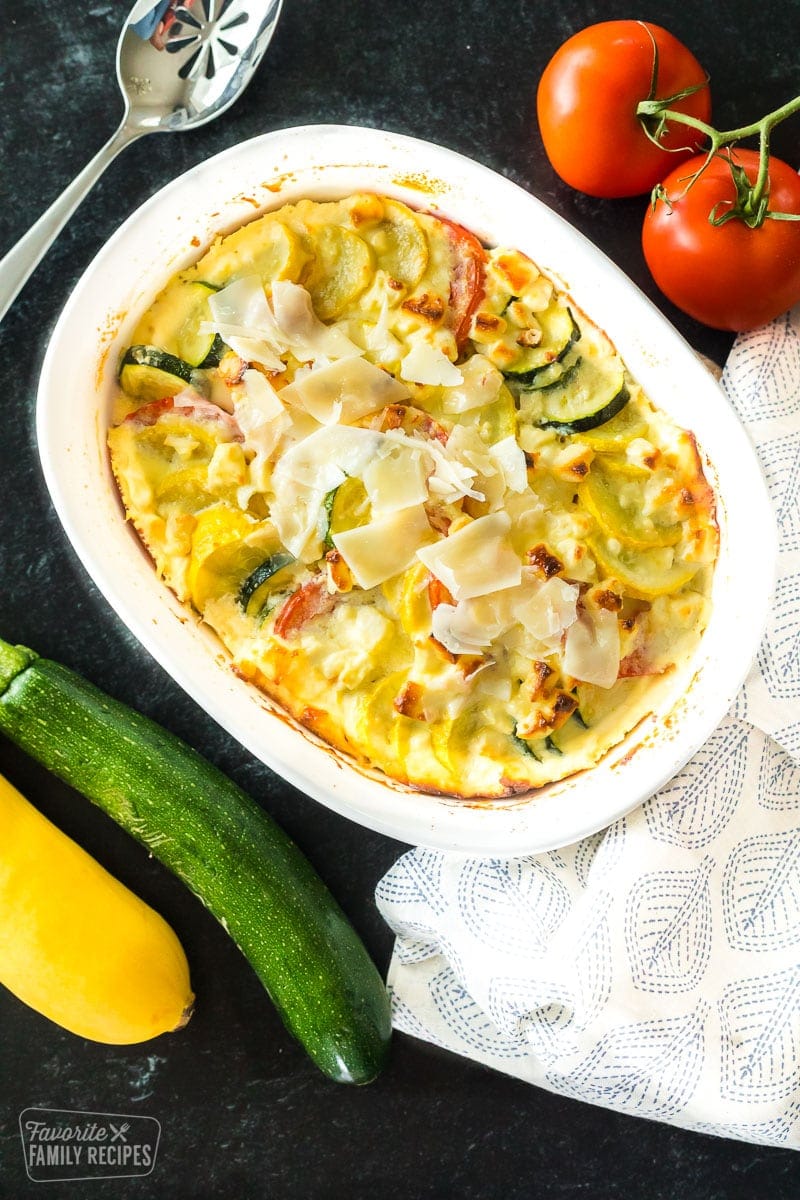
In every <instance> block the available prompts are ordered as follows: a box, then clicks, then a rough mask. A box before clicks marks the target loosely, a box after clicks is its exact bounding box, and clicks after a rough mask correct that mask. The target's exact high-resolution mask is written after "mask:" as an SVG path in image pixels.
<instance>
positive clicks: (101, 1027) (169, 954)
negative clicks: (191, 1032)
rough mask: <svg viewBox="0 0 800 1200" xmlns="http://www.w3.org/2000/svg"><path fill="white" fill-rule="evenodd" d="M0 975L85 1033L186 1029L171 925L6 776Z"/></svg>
mask: <svg viewBox="0 0 800 1200" xmlns="http://www.w3.org/2000/svg"><path fill="white" fill-rule="evenodd" d="M0 827H2V839H1V840H0V983H3V984H4V985H5V986H6V987H7V988H8V989H9V990H10V991H11V992H13V993H14V995H15V996H17V997H18V998H19V999H20V1000H22V1001H24V1003H25V1004H28V1005H30V1007H31V1008H33V1009H35V1010H36V1011H37V1012H39V1013H41V1014H42V1015H43V1016H45V1017H48V1018H49V1019H50V1020H51V1021H55V1022H56V1024H58V1025H61V1026H62V1027H63V1028H64V1029H67V1030H69V1031H70V1032H71V1033H74V1034H77V1035H78V1036H79V1037H84V1038H89V1039H90V1040H92V1041H96V1042H106V1043H109V1044H113V1045H129V1044H132V1043H137V1042H144V1041H148V1040H149V1039H150V1038H154V1037H157V1036H158V1035H159V1034H162V1033H167V1032H169V1031H171V1030H175V1029H179V1028H181V1027H182V1026H183V1025H185V1024H186V1022H187V1021H188V1019H189V1016H190V1015H191V1011H192V1004H193V1000H194V996H193V994H192V989H191V984H190V982H189V966H188V963H187V961H186V956H185V954H184V952H183V949H182V947H181V944H180V942H179V941H178V938H177V937H176V935H175V933H174V932H173V930H172V929H171V928H170V926H169V925H168V924H167V923H166V921H164V920H163V919H162V918H161V917H160V916H159V915H158V913H156V912H155V911H154V910H153V909H152V908H150V907H149V906H148V905H147V904H145V903H144V901H142V900H140V899H139V897H138V896H135V895H134V894H133V892H131V891H129V890H128V889H127V888H126V887H125V886H124V885H123V884H121V883H120V882H119V880H117V879H115V878H114V877H113V875H110V874H109V873H108V872H107V871H106V870H105V869H104V868H103V867H102V866H101V865H100V864H99V863H98V862H96V861H95V860H94V859H93V858H92V857H91V856H90V855H89V854H87V853H86V851H85V850H83V849H81V847H80V846H78V845H77V844H76V843H75V842H73V841H72V840H71V839H70V838H68V837H67V836H66V834H64V833H62V832H61V830H60V829H57V828H56V826H55V825H53V824H52V823H51V822H50V821H48V820H47V818H46V817H44V816H43V815H42V814H41V813H40V812H39V811H38V810H37V809H35V808H34V807H33V805H31V804H29V803H28V801H27V800H26V799H25V798H24V797H23V796H22V795H21V794H20V793H19V792H18V791H17V790H16V788H14V787H12V785H11V784H10V783H9V782H8V781H7V780H6V779H3V778H2V776H0Z"/></svg>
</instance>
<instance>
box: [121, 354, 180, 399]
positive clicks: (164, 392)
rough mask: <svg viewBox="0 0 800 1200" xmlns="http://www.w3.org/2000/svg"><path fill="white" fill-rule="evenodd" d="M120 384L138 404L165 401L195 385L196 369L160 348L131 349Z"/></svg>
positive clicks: (123, 367) (123, 364)
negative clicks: (193, 382) (140, 401)
mask: <svg viewBox="0 0 800 1200" xmlns="http://www.w3.org/2000/svg"><path fill="white" fill-rule="evenodd" d="M119 382H120V387H121V388H122V390H123V391H124V392H127V394H128V395H129V396H133V397H135V398H136V399H137V400H143V401H145V402H149V401H151V400H163V399H165V398H166V397H167V396H177V394H178V392H182V391H183V389H184V388H185V387H187V386H188V385H189V384H190V383H191V382H192V367H191V366H190V364H189V363H187V362H185V361H184V360H183V359H182V358H178V356H177V355H175V354H168V353H167V351H166V350H159V348H158V346H130V347H129V348H128V349H127V350H126V351H125V354H124V355H123V358H122V365H121V367H120V372H119Z"/></svg>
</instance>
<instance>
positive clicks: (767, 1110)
mask: <svg viewBox="0 0 800 1200" xmlns="http://www.w3.org/2000/svg"><path fill="white" fill-rule="evenodd" d="M723 385H724V387H725V388H726V391H727V393H728V396H729V397H730V400H731V402H732V403H733V405H734V406H735V408H736V410H737V412H738V413H739V415H740V417H741V418H742V420H743V421H744V423H745V424H746V425H747V427H748V429H749V431H750V433H751V436H752V438H753V440H754V442H755V444H756V446H757V449H758V453H759V456H760V458H761V462H762V465H763V468H764V472H765V475H766V478H767V482H768V485H769V488H770V494H771V496H772V500H773V503H774V505H775V509H776V513H777V517H778V524H779V533H780V557H779V575H778V583H777V589H776V593H775V599H774V604H773V608H772V613H771V616H770V620H769V625H768V629H767V632H766V636H765V638H764V641H763V643H762V646H761V649H760V651H759V654H758V658H757V661H756V663H755V664H754V666H753V669H752V670H751V672H750V675H749V676H748V679H747V681H746V683H745V685H744V687H743V688H742V690H741V692H740V693H739V696H738V697H737V700H736V703H735V705H734V707H733V710H732V711H731V712H730V713H729V715H728V717H727V718H726V720H725V721H724V722H723V724H722V725H721V726H720V727H719V729H717V731H716V732H715V733H714V734H713V735H712V737H711V738H710V739H709V740H708V742H707V743H706V744H705V746H703V748H702V749H701V750H700V751H699V752H698V754H697V755H695V757H694V758H693V759H692V761H691V762H690V763H688V764H687V766H686V767H684V768H683V770H682V771H681V772H680V773H679V774H678V775H677V776H676V777H675V778H674V779H673V780H672V781H671V782H670V783H669V784H667V785H666V786H665V787H664V788H663V789H662V790H661V791H660V792H659V793H658V794H657V795H655V796H653V797H652V798H651V799H650V800H648V801H647V803H646V804H645V805H644V806H643V807H641V808H640V809H638V810H637V811H636V812H634V813H632V814H629V815H628V816H627V817H624V818H622V819H620V820H619V821H617V822H615V824H613V825H612V826H611V827H610V828H609V829H607V830H605V831H603V832H601V833H598V834H596V835H595V836H594V837H591V838H589V839H587V840H586V841H583V842H579V843H578V844H577V845H573V846H569V847H566V848H565V849H562V850H558V851H550V852H549V853H547V854H541V855H536V856H529V857H526V858H516V859H488V860H482V859H475V858H469V857H466V856H464V855H461V854H452V853H443V852H440V851H435V850H425V849H415V850H411V851H409V852H408V853H407V854H405V855H404V856H403V857H402V858H401V859H400V860H399V861H398V862H397V863H396V864H395V866H394V867H393V868H392V869H391V870H390V871H389V873H388V874H387V875H386V876H385V877H384V879H383V880H381V882H380V884H379V885H378V889H377V900H378V904H379V907H380V909H381V912H382V913H383V915H384V916H385V918H386V920H387V921H388V922H389V924H390V925H391V927H392V928H393V929H394V931H395V933H396V935H397V936H396V942H395V950H394V956H393V959H392V963H391V967H390V970H389V986H390V990H391V993H392V1003H393V1012H394V1024H395V1027H396V1028H397V1029H400V1030H403V1031H405V1032H406V1033H409V1034H412V1035H413V1036H416V1037H420V1038H424V1039H426V1040H428V1041H431V1042H435V1043H437V1044H439V1045H441V1046H444V1047H446V1048H448V1049H450V1050H453V1051H455V1052H456V1053H459V1054H463V1055H466V1056H468V1057H470V1058H473V1059H475V1060H477V1061H479V1062H482V1063H486V1064H488V1065H489V1066H492V1067H495V1068H497V1069H498V1070H501V1071H506V1072H508V1073H509V1074H511V1075H516V1076H519V1077H520V1078H522V1079H527V1080H529V1081H530V1082H531V1083H536V1084H539V1085H540V1086H542V1087H545V1088H549V1089H550V1090H552V1091H554V1092H560V1093H562V1094H564V1095H568V1096H573V1097H576V1098H578V1099H580V1100H585V1101H588V1102H589V1103H593V1104H601V1105H604V1106H606V1107H608V1108H613V1109H617V1110H619V1111H621V1112H626V1113H632V1114H634V1115H636V1116H640V1117H649V1118H652V1119H654V1120H660V1121H667V1122H670V1123H672V1124H675V1125H681V1126H683V1127H685V1128H687V1129H695V1130H700V1131H702V1132H705V1133H714V1134H719V1135H721V1136H724V1137H731V1138H738V1139H741V1140H744V1141H750V1142H758V1143H763V1144H767V1145H780V1146H789V1147H793V1148H800V309H798V310H795V311H794V312H793V313H792V314H789V315H787V316H785V317H783V318H781V319H779V320H778V321H776V322H774V323H773V324H772V325H770V326H768V327H766V328H764V329H761V330H757V331H755V332H754V333H750V334H746V335H742V336H741V337H739V338H738V339H737V342H736V344H735V346H734V348H733V351H732V352H731V355H730V358H729V360H728V363H727V366H726V368H725V372H724V374H723Z"/></svg>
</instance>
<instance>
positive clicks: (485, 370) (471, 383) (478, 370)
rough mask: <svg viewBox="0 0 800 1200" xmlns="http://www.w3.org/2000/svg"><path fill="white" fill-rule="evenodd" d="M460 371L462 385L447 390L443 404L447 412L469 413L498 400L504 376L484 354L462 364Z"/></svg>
mask: <svg viewBox="0 0 800 1200" xmlns="http://www.w3.org/2000/svg"><path fill="white" fill-rule="evenodd" d="M458 369H459V371H460V372H461V383H459V384H456V385H455V387H448V388H447V390H446V392H445V394H444V399H443V402H442V403H443V407H444V411H445V412H448V413H462V412H469V411H470V409H473V408H482V407H483V405H485V404H491V403H492V401H493V400H495V399H496V398H497V395H498V393H499V391H500V388H501V386H502V383H503V376H502V374H501V373H500V371H498V369H497V367H496V366H495V365H494V363H491V362H489V359H488V358H484V356H483V355H482V354H473V356H472V358H470V359H468V360H467V361H466V362H465V363H462V364H461V365H460V366H459V368H458Z"/></svg>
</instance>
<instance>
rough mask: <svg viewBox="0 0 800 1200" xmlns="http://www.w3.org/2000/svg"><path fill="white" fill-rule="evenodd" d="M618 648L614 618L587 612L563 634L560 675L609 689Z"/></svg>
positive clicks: (616, 670) (603, 612) (614, 676)
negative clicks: (562, 669) (564, 637)
mask: <svg viewBox="0 0 800 1200" xmlns="http://www.w3.org/2000/svg"><path fill="white" fill-rule="evenodd" d="M551 582H552V580H551ZM619 647H620V642H619V625H618V624H617V618H616V616H615V614H614V613H613V612H607V611H606V610H605V609H603V608H598V609H592V610H591V611H590V610H589V609H587V610H586V611H584V612H583V613H581V615H580V617H579V619H578V620H577V621H575V622H574V623H573V624H572V625H570V627H569V629H568V630H567V639H566V644H565V647H564V660H563V661H564V671H565V672H566V674H568V675H574V677H575V678H576V679H581V680H583V682H584V683H594V684H596V685H597V686H598V687H604V688H610V687H611V686H612V685H613V684H614V683H616V680H617V676H618V674H619Z"/></svg>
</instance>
